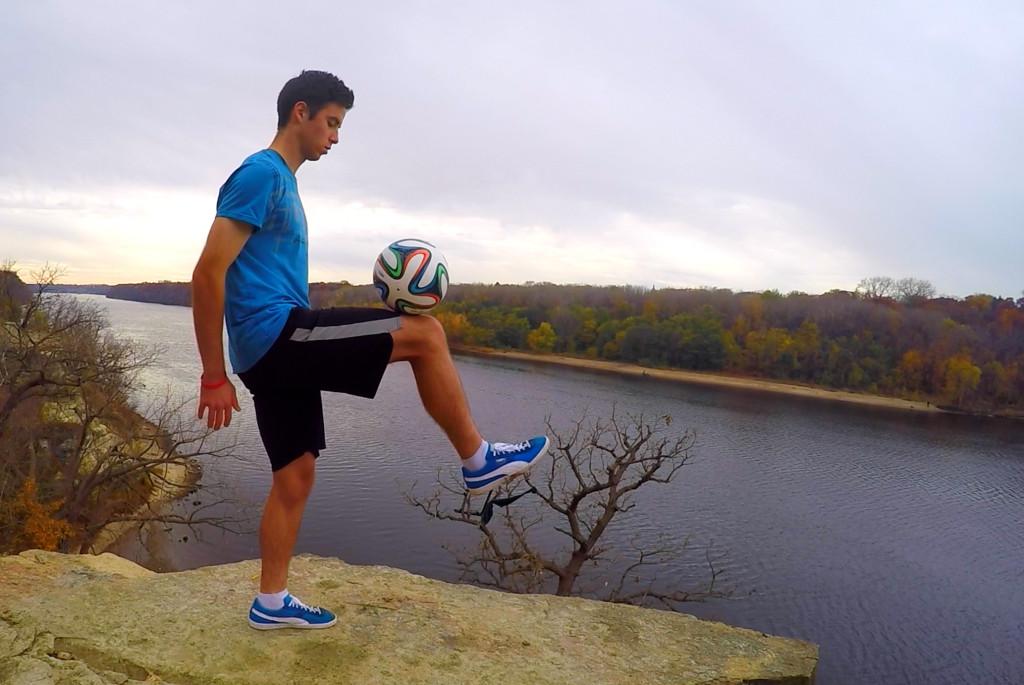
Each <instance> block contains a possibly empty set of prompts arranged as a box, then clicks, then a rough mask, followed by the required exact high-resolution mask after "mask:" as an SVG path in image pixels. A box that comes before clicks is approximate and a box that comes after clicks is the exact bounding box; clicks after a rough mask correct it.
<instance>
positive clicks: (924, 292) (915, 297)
mask: <svg viewBox="0 0 1024 685" xmlns="http://www.w3.org/2000/svg"><path fill="white" fill-rule="evenodd" d="M896 297H898V298H899V300H900V301H901V302H903V303H904V304H912V303H914V302H918V301H920V300H929V299H931V298H933V297H935V286H934V285H932V284H931V283H930V282H929V281H926V280H924V279H921V278H909V277H908V278H901V279H900V280H898V281H896Z"/></svg>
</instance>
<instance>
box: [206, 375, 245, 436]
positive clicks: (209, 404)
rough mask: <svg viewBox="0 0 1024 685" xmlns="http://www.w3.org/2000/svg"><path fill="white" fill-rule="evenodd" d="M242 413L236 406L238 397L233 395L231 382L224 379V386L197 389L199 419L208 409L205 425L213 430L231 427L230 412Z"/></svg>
mask: <svg viewBox="0 0 1024 685" xmlns="http://www.w3.org/2000/svg"><path fill="white" fill-rule="evenodd" d="M232 408H233V409H234V410H235V411H242V408H241V407H239V406H238V396H237V395H235V386H234V385H232V384H231V381H230V380H228V379H226V378H225V379H224V385H220V386H217V387H216V388H207V387H203V385H202V384H200V387H199V418H200V419H201V418H203V412H204V411H205V410H207V409H209V410H210V411H209V414H207V417H206V425H207V427H208V428H212V429H213V430H220V429H221V427H222V426H230V425H231V410H232Z"/></svg>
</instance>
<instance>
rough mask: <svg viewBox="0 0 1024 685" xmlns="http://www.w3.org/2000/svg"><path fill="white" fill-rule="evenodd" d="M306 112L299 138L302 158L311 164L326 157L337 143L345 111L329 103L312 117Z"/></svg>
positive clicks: (339, 106)
mask: <svg viewBox="0 0 1024 685" xmlns="http://www.w3.org/2000/svg"><path fill="white" fill-rule="evenodd" d="M300 104H304V103H300ZM306 112H307V113H306V114H305V115H303V117H302V120H301V124H300V129H299V138H300V140H301V142H302V154H303V156H304V157H305V158H306V160H307V161H311V162H313V161H316V160H318V159H320V158H321V157H322V156H324V155H326V154H327V151H328V150H330V149H331V146H332V145H334V144H335V143H337V142H338V130H339V129H340V128H341V122H342V121H344V119H345V112H346V109H345V108H344V107H342V106H341V105H338V104H335V103H333V102H331V103H328V104H326V105H324V106H323V107H321V108H320V111H318V112H317V113H316V116H314V117H310V116H309V115H308V110H306Z"/></svg>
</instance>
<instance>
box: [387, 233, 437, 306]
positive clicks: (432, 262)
mask: <svg viewBox="0 0 1024 685" xmlns="http://www.w3.org/2000/svg"><path fill="white" fill-rule="evenodd" d="M373 285H374V287H375V288H377V293H378V294H379V295H380V299H382V300H383V301H384V304H386V305H387V306H388V308H389V309H393V310H394V311H396V312H401V313H402V314H423V313H424V312H429V311H430V310H431V309H433V308H434V307H436V306H437V305H439V304H440V303H441V300H443V299H444V296H445V293H447V292H448V262H446V261H445V259H444V255H443V254H441V251H440V250H438V249H437V248H436V247H434V246H433V245H431V244H430V243H428V242H427V241H425V240H416V239H414V238H406V239H405V240H396V241H395V242H393V243H391V244H390V245H388V246H387V247H385V248H384V250H383V251H382V252H381V253H380V256H379V257H377V261H376V262H375V263H374V265H373Z"/></svg>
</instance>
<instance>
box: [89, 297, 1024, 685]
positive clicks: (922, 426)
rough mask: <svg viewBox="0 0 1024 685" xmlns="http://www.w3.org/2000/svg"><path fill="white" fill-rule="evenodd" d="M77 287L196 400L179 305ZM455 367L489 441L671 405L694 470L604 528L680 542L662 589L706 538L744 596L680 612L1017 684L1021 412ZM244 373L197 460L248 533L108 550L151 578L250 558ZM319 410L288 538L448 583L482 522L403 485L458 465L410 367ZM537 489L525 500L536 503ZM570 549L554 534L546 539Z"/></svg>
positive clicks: (1022, 677) (686, 572) (481, 365)
mask: <svg viewBox="0 0 1024 685" xmlns="http://www.w3.org/2000/svg"><path fill="white" fill-rule="evenodd" d="M75 297H79V298H82V299H85V300H91V301H94V302H97V303H100V304H102V306H104V307H106V308H107V310H108V315H109V318H110V322H111V326H112V329H113V332H114V333H116V334H117V335H119V336H123V337H129V338H132V339H135V340H137V341H138V342H139V343H140V344H143V345H147V346H159V348H160V356H159V362H158V363H157V364H156V365H155V366H154V367H153V368H151V369H149V370H148V371H147V372H146V373H145V374H144V377H143V380H144V382H145V386H146V387H145V391H144V393H146V394H156V395H159V394H161V393H163V392H166V391H170V392H172V393H174V394H177V395H179V396H182V397H186V398H187V397H190V396H192V395H193V394H194V393H195V391H196V387H197V385H198V381H197V379H198V377H199V373H200V364H199V360H198V354H197V352H196V348H195V341H194V337H193V332H192V321H191V311H190V310H189V309H187V308H183V307H171V306H162V305H153V304H142V303H135V302H124V301H118V300H108V299H105V298H102V297H99V296H85V295H77V296H75ZM457 364H458V367H459V370H460V373H461V375H462V379H463V383H464V385H465V387H466V391H467V395H468V397H469V401H470V404H471V406H472V408H473V411H474V414H475V416H476V418H477V422H478V424H479V425H480V428H481V431H482V432H483V434H484V435H485V437H489V438H491V439H495V440H500V441H513V440H519V439H522V438H525V437H527V436H529V435H533V434H535V433H537V432H539V431H541V430H542V429H543V422H544V420H545V418H546V417H548V416H550V417H551V421H552V423H553V425H554V426H555V428H556V429H558V430H564V429H565V428H566V427H567V426H568V425H569V424H570V423H571V421H572V420H574V419H577V418H579V417H580V416H581V415H583V414H584V413H587V415H589V416H592V417H604V416H608V415H610V414H611V412H612V411H615V412H616V414H617V415H619V416H625V415H628V414H640V413H642V414H644V415H646V416H650V417H655V416H659V415H664V414H668V415H671V416H672V417H673V422H672V428H673V429H676V430H685V429H693V430H694V431H695V432H696V443H695V445H694V447H693V450H692V459H691V462H690V463H688V464H687V465H686V466H684V467H683V468H682V469H681V470H680V471H679V472H678V474H677V475H676V477H675V478H674V479H673V480H672V482H671V483H669V484H667V485H657V484H652V485H647V486H644V487H643V488H642V489H641V490H640V492H639V496H638V498H637V507H636V509H634V510H633V511H631V512H629V513H628V514H627V515H620V518H619V519H617V520H616V521H615V523H614V524H613V525H612V527H611V528H610V529H609V531H608V532H607V534H606V539H607V542H608V544H609V545H610V547H611V548H612V549H613V550H618V551H619V552H620V553H623V554H626V553H628V552H629V550H630V546H631V545H632V544H633V543H635V544H637V545H639V546H640V547H646V548H648V549H652V548H654V547H655V546H656V545H658V544H660V541H668V542H670V543H672V544H676V545H680V544H682V543H683V542H684V541H685V542H686V543H687V548H686V549H685V550H684V551H683V552H682V553H679V554H676V555H674V556H673V557H672V558H671V559H670V560H668V561H667V562H665V563H662V564H660V565H659V566H657V567H655V568H652V569H649V570H647V571H645V572H644V578H643V579H644V580H645V581H646V580H654V581H655V582H656V583H657V585H658V586H659V587H661V588H663V589H686V588H699V587H701V585H702V584H703V583H705V582H706V581H707V578H708V570H707V568H706V551H707V550H709V549H710V553H711V556H712V558H713V559H716V560H717V561H716V566H717V567H719V568H720V569H721V570H722V575H721V576H720V579H719V580H720V583H721V586H722V587H725V588H728V589H730V590H731V592H732V596H731V597H729V598H722V599H712V600H709V601H707V602H703V603H691V604H687V605H686V606H685V607H684V610H685V611H687V612H689V613H692V614H695V615H697V616H700V617H703V618H710V619H714V620H720V621H724V622H727V623H730V624H733V625H737V626H744V627H749V628H753V629H757V630H762V631H765V632H768V633H773V634H778V635H785V636H792V637H798V638H801V639H805V640H810V641H813V642H816V643H818V644H819V645H820V646H821V661H820V664H819V670H818V673H819V681H818V682H820V683H824V684H833V683H835V684H843V685H845V684H859V683H864V684H869V683H870V684H877V683H915V684H916V683H928V684H944V683H949V684H953V683H958V684H959V683H1024V647H1022V645H1024V528H1022V525H1021V523H1022V520H1024V515H1022V505H1024V425H1022V424H1020V423H1015V422H1011V421H1007V420H997V419H984V418H977V417H964V416H953V415H930V414H929V415H919V414H912V413H904V412H900V411H895V410H886V409H872V408H865V407H859V406H851V405H844V404H837V403H830V402H823V401H817V400H809V399H803V398H795V397H787V396H783V395H775V394H763V393H757V392H744V391H738V390H733V389H720V388H710V387H703V386H694V385H683V384H675V383H667V382H661V381H655V380H650V379H643V378H618V377H610V376H606V375H601V374H594V373H588V372H583V371H579V370H572V369H561V368H557V367H551V366H540V365H532V364H529V363H522V362H509V361H495V360H488V359H477V358H459V359H458V360H457ZM236 385H237V387H238V389H239V391H240V393H239V399H240V402H241V406H242V412H241V413H240V414H239V415H237V416H236V418H235V421H234V422H233V423H232V425H231V427H229V428H228V429H225V430H223V431H221V432H220V434H218V438H219V439H222V440H232V441H236V442H237V446H238V448H237V453H238V455H239V457H240V458H239V459H233V460H221V461H218V462H216V463H207V464H206V465H205V466H206V471H205V474H204V484H205V485H210V486H217V487H219V488H221V489H222V492H221V495H223V494H224V493H225V492H226V493H227V494H228V495H229V496H230V497H231V499H232V503H231V504H225V505H221V507H220V509H219V511H222V512H230V513H233V514H237V515H239V516H241V517H242V519H243V520H244V522H245V523H244V526H243V527H244V528H245V530H243V532H241V533H223V532H221V531H217V530H210V531H206V532H205V533H204V534H203V535H202V536H201V539H199V540H197V539H196V538H195V535H194V534H192V533H190V532H189V531H187V530H177V529H172V530H170V531H163V530H148V531H146V532H145V533H144V534H143V535H141V536H130V537H128V538H126V539H124V540H123V541H122V542H121V543H119V545H118V546H117V547H116V548H115V551H117V552H118V553H120V554H123V555H125V556H128V557H130V558H134V559H136V560H137V561H140V562H141V563H144V564H145V565H147V566H149V567H151V568H154V569H157V570H179V569H187V568H194V567H197V566H201V565H208V564H217V563H226V562H233V561H238V560H241V559H248V558H255V557H258V554H259V552H258V541H257V538H256V534H255V529H256V525H257V523H258V516H259V507H260V503H261V502H262V500H263V498H264V497H265V495H266V491H267V489H268V487H269V479H270V471H269V466H268V463H267V461H266V457H265V454H264V453H263V451H262V447H261V444H260V441H259V436H258V434H257V432H256V423H255V418H254V415H253V411H252V403H251V400H250V398H249V396H248V393H247V392H246V391H245V389H244V387H243V386H242V385H241V384H240V383H237V384H236ZM189 406H190V407H191V406H194V405H189ZM324 411H325V418H326V425H327V433H328V448H327V450H325V451H324V452H323V454H322V456H321V457H320V459H319V461H318V465H317V483H316V487H315V489H314V493H313V495H312V497H311V500H310V502H309V505H308V508H307V512H306V517H305V520H304V523H303V527H302V530H301V533H300V536H299V540H298V543H297V552H309V553H314V554H319V555H325V556H336V557H340V558H341V559H344V560H345V561H347V562H349V563H354V564H384V565H388V566H394V567H398V568H403V569H407V570H409V571H412V572H415V573H419V574H423V575H426V576H430V577H434V578H440V579H444V580H456V579H458V567H457V565H456V564H455V562H454V559H453V556H452V554H451V553H450V552H448V551H446V549H445V548H444V547H443V546H448V547H449V548H454V549H456V550H458V549H469V548H470V547H471V546H472V545H473V544H474V542H475V540H476V533H475V530H474V529H473V528H472V527H470V526H466V525H463V524H458V523H450V522H443V521H437V520H432V519H430V518H428V517H427V516H426V515H425V514H423V512H422V511H419V510H418V509H416V508H414V507H412V506H410V505H409V504H408V503H407V502H406V501H405V498H404V493H405V492H407V491H412V492H415V493H416V494H419V495H423V494H427V493H429V492H430V491H431V487H430V486H431V484H432V483H433V482H434V481H435V480H436V478H437V474H438V469H441V470H442V477H444V476H445V474H446V473H448V472H453V471H454V469H455V467H456V466H457V462H456V460H455V457H454V455H453V453H452V451H451V449H450V447H449V446H448V445H447V443H446V441H445V440H444V438H443V436H442V434H441V432H440V430H439V429H437V428H436V427H435V426H434V425H433V423H432V422H431V421H430V419H429V418H428V417H427V415H426V413H425V412H424V411H423V409H422V408H421V406H420V404H419V400H418V397H417V395H416V391H415V385H414V382H413V378H412V374H411V372H410V370H409V368H408V367H407V365H404V364H402V365H395V366H393V367H390V368H389V370H388V372H387V374H386V375H385V378H384V381H383V384H382V387H381V389H380V392H379V395H378V397H377V399H375V400H372V401H370V400H364V399H359V398H353V397H346V396H339V395H333V394H325V395H324ZM210 496H211V495H210V494H209V493H206V492H201V493H200V494H199V495H197V498H196V499H195V501H202V500H203V498H209V497H210ZM530 499H531V498H525V499H523V500H521V501H520V502H519V503H517V504H516V505H514V506H516V507H519V506H522V507H524V509H523V511H529V507H531V506H534V505H532V504H530V502H529V500H530ZM190 500H191V498H190ZM207 503H208V502H207ZM177 506H178V507H179V508H182V509H187V508H188V507H191V506H193V501H186V502H182V503H180V504H178V505H177ZM186 537H187V538H188V539H187V541H186V540H185V538H186ZM143 542H144V543H145V544H143ZM559 542H560V536H559V535H558V534H556V533H550V534H547V535H542V544H544V545H546V546H551V545H555V544H558V543H559ZM623 559H626V557H619V564H620V565H621V564H622V563H626V562H625V561H623ZM613 565H614V564H613ZM611 579H612V578H611V574H610V572H606V573H604V574H602V572H601V568H600V567H599V568H598V569H597V570H596V572H594V573H592V574H591V575H590V576H589V580H590V581H591V582H592V583H595V584H596V585H598V586H600V585H601V584H602V583H603V582H604V581H605V580H611ZM254 588H255V585H254ZM293 589H294V588H293ZM307 594H308V593H307ZM307 599H308V600H309V601H313V602H315V601H316V599H317V598H316V597H315V594H310V595H309V596H308V598H307Z"/></svg>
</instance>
